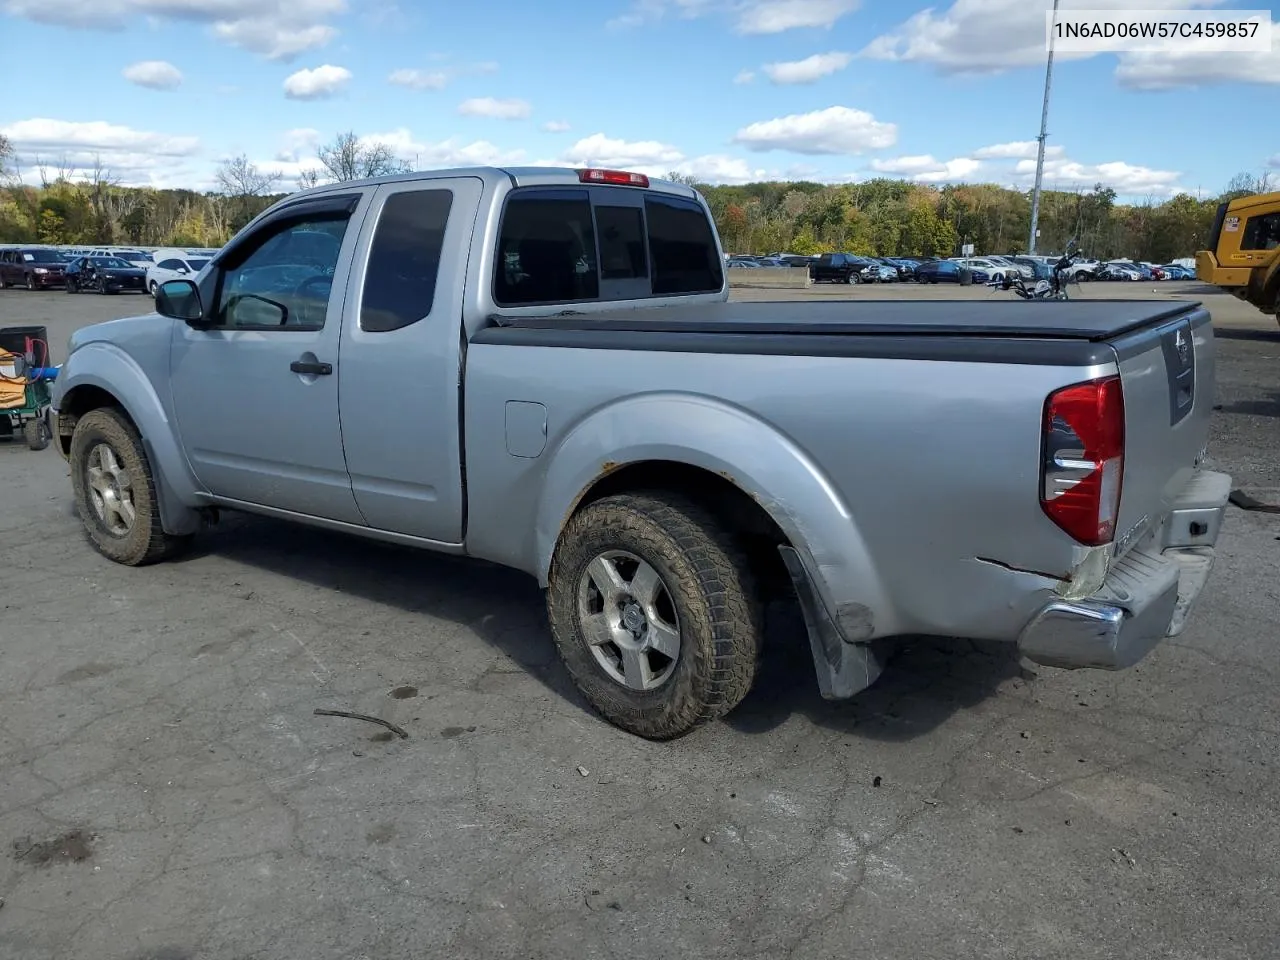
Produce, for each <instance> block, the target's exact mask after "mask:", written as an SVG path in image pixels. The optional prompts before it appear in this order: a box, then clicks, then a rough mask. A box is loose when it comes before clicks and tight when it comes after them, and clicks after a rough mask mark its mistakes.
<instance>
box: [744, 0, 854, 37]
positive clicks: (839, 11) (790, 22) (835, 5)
mask: <svg viewBox="0 0 1280 960" xmlns="http://www.w3.org/2000/svg"><path fill="white" fill-rule="evenodd" d="M858 6H859V0H753V2H749V3H747V4H745V5H743V6H742V7H740V8H739V10H740V12H739V14H738V25H737V29H738V32H739V33H748V34H761V33H782V32H784V31H786V30H796V29H800V28H804V27H816V28H820V29H829V28H830V27H831V26H833V25H834V24H835V22H836V21H837V20H839V19H840V18H841V17H843V16H845V15H846V14H850V13H852V12H853V11H854V10H856V9H857V8H858Z"/></svg>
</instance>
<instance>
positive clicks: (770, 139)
mask: <svg viewBox="0 0 1280 960" xmlns="http://www.w3.org/2000/svg"><path fill="white" fill-rule="evenodd" d="M897 141H898V128H897V126H896V125H894V124H892V123H884V122H881V121H879V120H877V119H876V118H875V117H873V116H872V115H871V114H869V113H867V112H866V111H865V110H854V109H852V108H850V107H827V108H826V109H825V110H814V111H813V112H812V113H793V114H791V115H789V116H786V117H778V118H776V119H774V120H762V121H759V122H757V123H752V124H748V125H747V126H745V127H743V128H742V129H741V130H739V131H738V132H737V133H736V134H734V137H733V142H734V143H740V144H742V145H743V146H745V147H747V148H749V149H751V150H791V151H793V152H795V153H807V154H859V153H862V152H864V151H866V150H882V149H884V148H885V147H891V146H893V145H894V144H895V143H897Z"/></svg>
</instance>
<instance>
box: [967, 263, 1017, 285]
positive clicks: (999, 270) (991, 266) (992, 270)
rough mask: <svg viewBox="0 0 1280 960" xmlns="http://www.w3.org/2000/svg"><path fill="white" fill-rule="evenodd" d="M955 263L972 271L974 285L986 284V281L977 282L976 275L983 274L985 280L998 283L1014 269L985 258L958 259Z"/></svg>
mask: <svg viewBox="0 0 1280 960" xmlns="http://www.w3.org/2000/svg"><path fill="white" fill-rule="evenodd" d="M956 262H957V263H959V264H961V265H962V266H966V267H968V268H969V269H970V270H973V271H974V274H975V275H974V278H973V279H974V282H976V283H986V282H987V281H986V280H979V279H978V277H977V274H978V273H982V274H984V275H985V276H986V278H987V280H992V281H995V282H996V283H999V282H1000V281H1001V280H1003V279H1004V278H1005V276H1006V275H1008V273H1009V271H1010V270H1013V269H1016V268H1014V267H1011V266H1009V265H1007V264H1003V263H1000V262H998V261H996V260H992V259H988V258H987V257H960V258H957V260H956Z"/></svg>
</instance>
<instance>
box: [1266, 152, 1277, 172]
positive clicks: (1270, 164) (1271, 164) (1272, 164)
mask: <svg viewBox="0 0 1280 960" xmlns="http://www.w3.org/2000/svg"><path fill="white" fill-rule="evenodd" d="M1267 166H1268V167H1271V168H1272V169H1273V170H1280V153H1277V154H1276V155H1275V156H1274V157H1267Z"/></svg>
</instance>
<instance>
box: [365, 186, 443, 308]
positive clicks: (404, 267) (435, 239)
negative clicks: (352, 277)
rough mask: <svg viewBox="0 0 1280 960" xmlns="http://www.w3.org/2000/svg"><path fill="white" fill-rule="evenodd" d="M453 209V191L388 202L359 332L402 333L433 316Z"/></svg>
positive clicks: (427, 192)
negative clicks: (391, 331)
mask: <svg viewBox="0 0 1280 960" xmlns="http://www.w3.org/2000/svg"><path fill="white" fill-rule="evenodd" d="M452 204H453V193H452V191H449V190H413V191H407V192H405V193H393V194H392V195H391V196H390V197H388V198H387V202H386V204H385V205H383V208H382V215H381V216H380V217H379V218H378V228H377V230H376V231H374V234H373V246H372V248H371V249H370V251H369V267H368V269H367V270H366V271H365V277H364V295H363V297H362V299H361V303H360V329H362V330H371V331H374V332H377V333H385V332H386V331H388V330H399V329H401V328H402V327H407V326H409V324H411V323H415V322H416V321H418V320H421V319H422V318H423V317H425V316H427V314H429V313H430V312H431V304H432V302H433V301H434V300H435V296H436V276H437V274H438V273H439V272H440V251H441V249H442V248H443V247H444V228H445V226H446V225H447V224H448V222H449V208H450V206H451V205H452Z"/></svg>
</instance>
